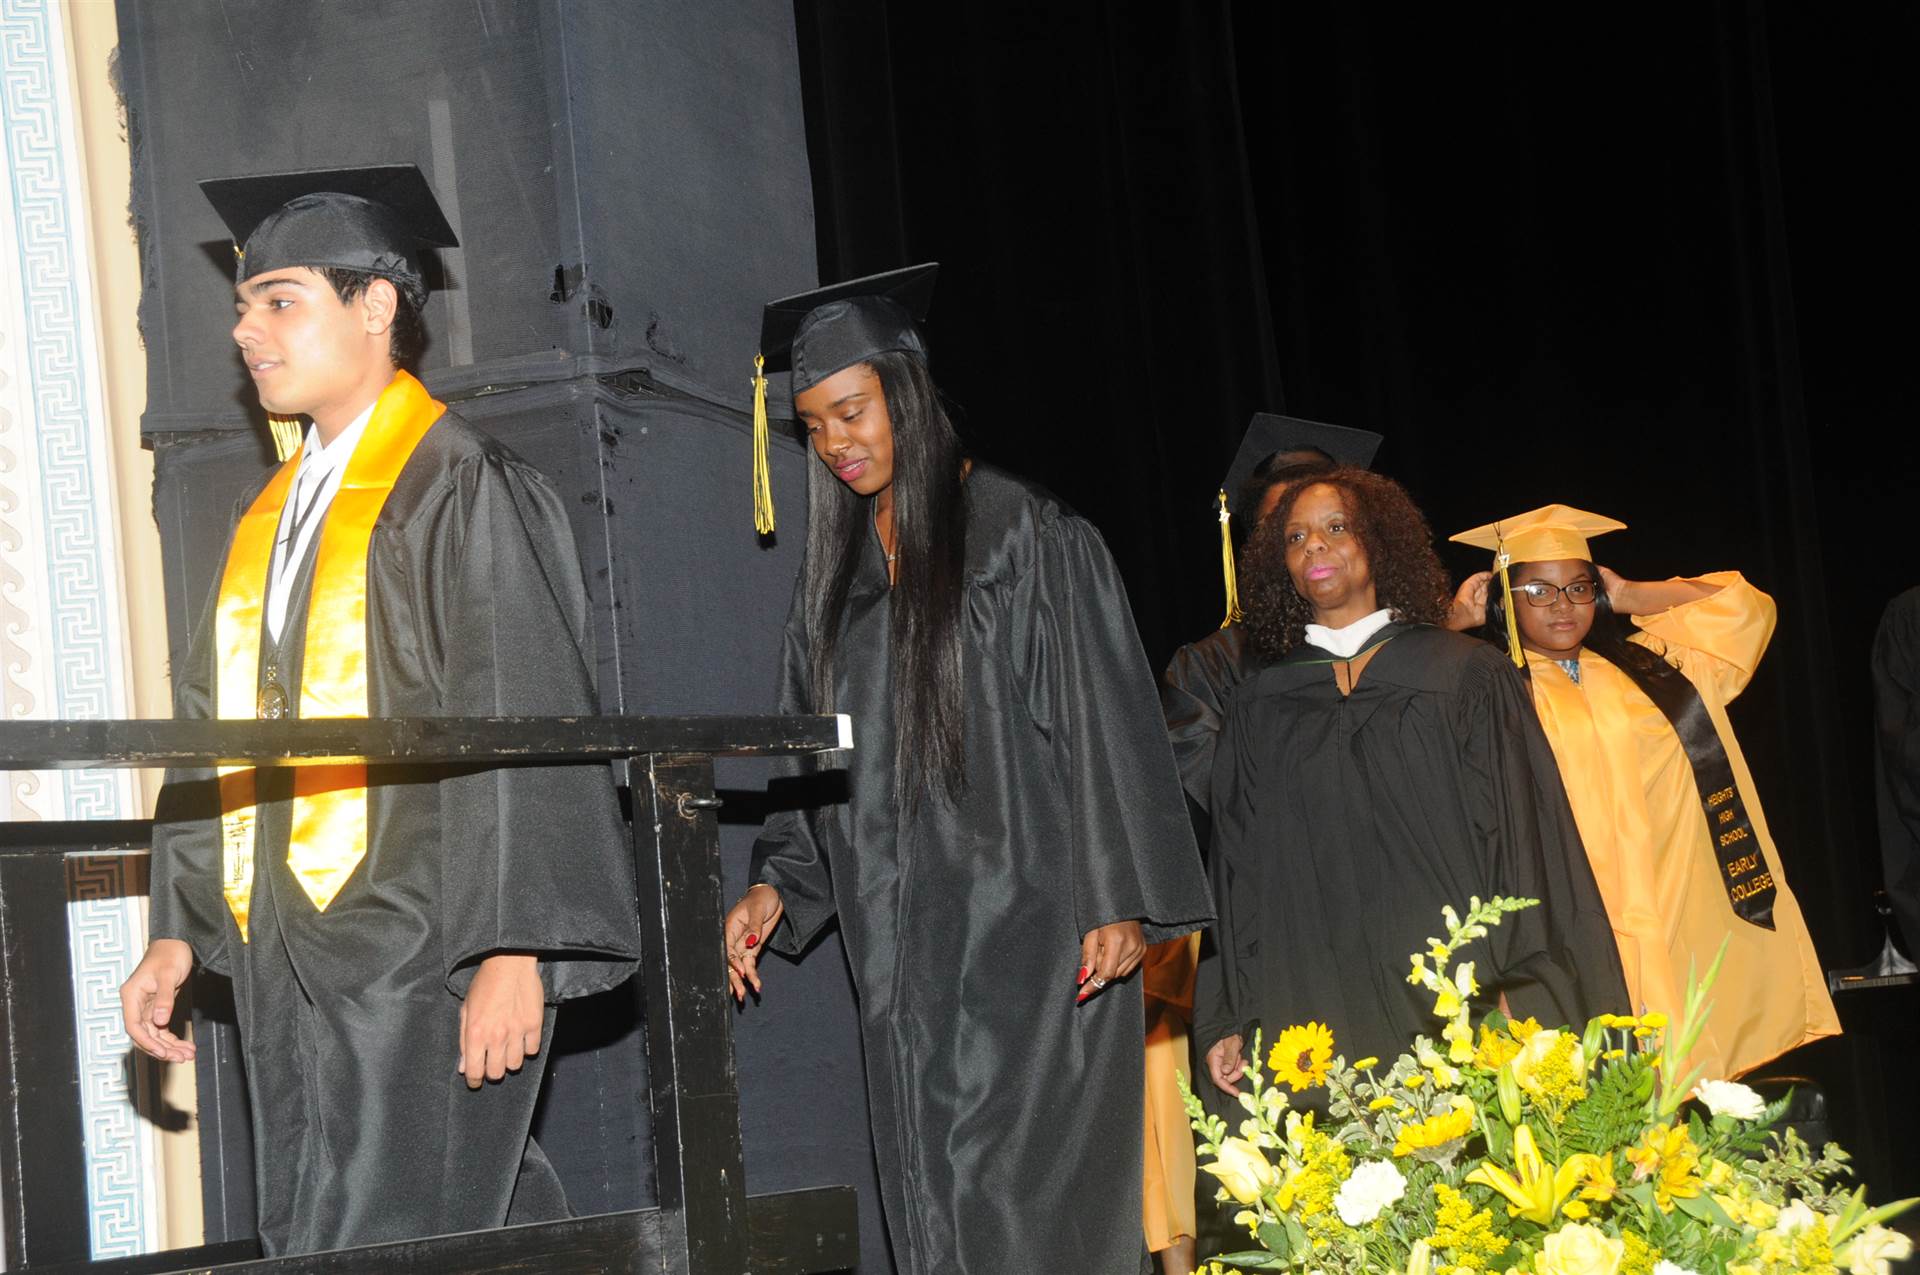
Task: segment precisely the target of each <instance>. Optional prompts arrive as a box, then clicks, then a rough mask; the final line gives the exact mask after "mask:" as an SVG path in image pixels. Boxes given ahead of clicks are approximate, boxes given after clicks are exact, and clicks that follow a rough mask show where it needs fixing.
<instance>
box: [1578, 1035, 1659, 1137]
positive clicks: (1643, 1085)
mask: <svg viewBox="0 0 1920 1275" xmlns="http://www.w3.org/2000/svg"><path fill="white" fill-rule="evenodd" d="M1653 1083H1654V1069H1653V1067H1652V1066H1650V1065H1649V1064H1648V1062H1647V1056H1646V1055H1645V1054H1629V1055H1627V1056H1626V1057H1625V1058H1618V1059H1615V1060H1614V1061H1612V1062H1610V1063H1605V1064H1603V1065H1602V1067H1601V1070H1600V1074H1599V1077H1598V1078H1597V1079H1596V1080H1594V1081H1592V1082H1591V1083H1590V1084H1589V1085H1588V1086H1587V1096H1586V1097H1585V1098H1582V1099H1581V1100H1580V1101H1579V1102H1576V1103H1574V1104H1573V1106H1572V1107H1570V1108H1568V1110H1567V1118H1566V1121H1565V1122H1564V1123H1563V1124H1562V1125H1561V1126H1560V1147H1561V1150H1562V1151H1563V1152H1565V1153H1566V1154H1569V1155H1572V1154H1575V1153H1578V1152H1582V1151H1584V1152H1588V1153H1590V1154H1593V1155H1605V1154H1608V1153H1610V1152H1611V1151H1612V1149H1613V1148H1615V1147H1617V1146H1621V1145H1624V1144H1626V1143H1629V1142H1631V1141H1633V1139H1634V1138H1636V1137H1637V1136H1639V1133H1640V1130H1642V1129H1644V1128H1646V1126H1647V1117H1648V1115H1649V1114H1650V1110H1651V1104H1652V1102H1653Z"/></svg>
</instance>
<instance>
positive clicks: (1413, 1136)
mask: <svg viewBox="0 0 1920 1275" xmlns="http://www.w3.org/2000/svg"><path fill="white" fill-rule="evenodd" d="M1472 1129H1473V1103H1471V1102H1469V1101H1468V1100H1467V1099H1465V1098H1457V1099H1455V1100H1454V1104H1453V1108H1452V1109H1451V1110H1449V1111H1443V1112H1441V1113H1440V1114H1439V1115H1437V1116H1428V1117H1427V1118H1426V1119H1425V1120H1422V1121H1421V1122H1420V1123H1419V1124H1413V1125H1406V1126H1404V1127H1402V1128H1401V1130H1400V1136H1399V1138H1398V1139H1397V1140H1396V1141H1395V1142H1394V1144H1393V1153H1394V1154H1395V1155H1397V1156H1404V1155H1412V1154H1413V1153H1414V1152H1415V1151H1422V1150H1426V1149H1428V1148H1430V1147H1439V1146H1445V1145H1446V1144H1447V1143H1449V1142H1453V1141H1455V1140H1456V1139H1460V1138H1464V1137H1466V1136H1467V1134H1468V1133H1469V1132H1470V1131H1471V1130H1472Z"/></svg>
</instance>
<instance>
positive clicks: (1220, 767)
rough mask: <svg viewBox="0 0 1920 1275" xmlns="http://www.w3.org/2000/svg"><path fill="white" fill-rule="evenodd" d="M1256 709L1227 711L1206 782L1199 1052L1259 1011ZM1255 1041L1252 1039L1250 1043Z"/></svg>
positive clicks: (1196, 996)
mask: <svg viewBox="0 0 1920 1275" xmlns="http://www.w3.org/2000/svg"><path fill="white" fill-rule="evenodd" d="M1256 712H1257V710H1256V709H1255V708H1254V707H1253V706H1252V705H1242V706H1241V707H1240V708H1239V709H1238V710H1237V711H1232V712H1230V713H1229V714H1228V716H1227V721H1226V725H1225V728H1224V729H1223V730H1222V731H1221V733H1220V736H1219V746H1218V748H1217V750H1216V751H1215V753H1214V762H1213V773H1212V775H1211V777H1210V783H1209V802H1210V804H1211V807H1212V810H1213V821H1212V827H1213V844H1212V847H1211V849H1210V851H1209V853H1208V856H1207V874H1208V877H1209V878H1210V884H1211V886H1212V890H1213V905H1214V910H1215V913H1216V918H1215V920H1214V923H1213V928H1212V930H1211V931H1210V932H1209V933H1208V935H1207V938H1206V940H1205V941H1203V942H1202V944H1201V947H1200V965H1199V968H1198V969H1197V970H1196V971H1195V973H1194V985H1193V1044H1194V1049H1195V1050H1196V1051H1197V1052H1198V1053H1199V1054H1201V1055H1204V1054H1205V1053H1206V1052H1207V1050H1209V1049H1211V1048H1212V1047H1213V1045H1214V1043H1215V1042H1217V1041H1219V1040H1222V1039H1224V1038H1225V1037H1228V1036H1231V1035H1233V1034H1234V1033H1236V1032H1241V1033H1244V1032H1245V1031H1246V1028H1247V1025H1248V1024H1249V1022H1251V1021H1252V1020H1253V1019H1254V1018H1255V1017H1256V1013H1255V1010H1254V1000H1253V990H1254V987H1255V984H1256V982H1257V980H1258V977H1259V969H1258V963H1259V959H1260V932H1261V925H1262V920H1263V918H1262V915H1261V907H1260V891H1261V882H1262V879H1263V874H1262V873H1261V871H1260V862H1259V856H1260V853H1261V847H1260V845H1259V844H1258V840H1257V838H1256V835H1255V832H1254V830H1255V828H1256V827H1257V807H1256V802H1257V798H1258V795H1259V792H1260V758H1259V755H1258V753H1257V751H1256V750H1255V749H1254V747H1253V743H1254V740H1255V737H1256V734H1257V732H1256V730H1255V729H1254V727H1253V726H1252V724H1251V719H1252V718H1253V717H1254V716H1255V715H1256ZM1252 1043H1253V1042H1252V1041H1251V1040H1249V1041H1248V1042H1247V1045H1248V1047H1249V1048H1251V1047H1252Z"/></svg>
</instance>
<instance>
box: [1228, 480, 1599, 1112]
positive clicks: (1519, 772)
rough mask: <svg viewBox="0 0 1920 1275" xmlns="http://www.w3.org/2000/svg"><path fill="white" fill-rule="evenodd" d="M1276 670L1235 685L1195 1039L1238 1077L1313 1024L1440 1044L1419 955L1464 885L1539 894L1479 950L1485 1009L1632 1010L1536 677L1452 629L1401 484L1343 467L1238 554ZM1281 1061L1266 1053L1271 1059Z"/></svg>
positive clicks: (1287, 501)
mask: <svg viewBox="0 0 1920 1275" xmlns="http://www.w3.org/2000/svg"><path fill="white" fill-rule="evenodd" d="M1243 562H1244V563H1245V570H1244V575H1243V582H1242V583H1243V593H1244V595H1245V597H1246V600H1247V630H1248V636H1249V637H1250V638H1251V639H1252V641H1253V643H1254V645H1255V648H1256V649H1257V650H1258V652H1259V653H1260V654H1261V655H1262V656H1263V657H1265V658H1266V659H1267V660H1269V661H1270V664H1269V666H1268V667H1266V668H1265V669H1264V670H1263V671H1261V672H1260V673H1259V674H1258V675H1257V676H1256V677H1255V678H1253V679H1252V680H1251V681H1249V682H1247V683H1246V684H1244V685H1243V686H1241V687H1240V689H1239V691H1238V692H1237V693H1236V695H1235V696H1234V698H1233V701H1232V705H1231V708H1230V710H1229V714H1228V722H1227V727H1226V730H1225V732H1224V734H1223V735H1222V736H1221V738H1220V741H1219V745H1218V752H1217V755H1216V758H1215V762H1214V771H1213V802H1212V815H1213V847H1212V856H1211V860H1210V868H1211V871H1212V874H1213V877H1214V883H1215V884H1214V888H1215V898H1216V903H1217V905H1218V907H1219V910H1220V920H1219V922H1218V927H1217V929H1216V931H1215V942H1216V948H1215V952H1216V954H1215V956H1214V957H1213V959H1211V960H1209V961H1207V962H1203V964H1202V966H1201V970H1200V976H1199V980H1198V986H1197V988H1196V992H1195V997H1196V1003H1195V1007H1194V1040H1195V1043H1196V1046H1197V1047H1199V1048H1200V1049H1202V1050H1205V1051H1206V1057H1207V1066H1208V1071H1209V1072H1210V1074H1211V1076H1212V1078H1213V1080H1214V1082H1215V1083H1216V1084H1217V1085H1219V1086H1220V1087H1221V1088H1223V1089H1229V1090H1231V1089H1233V1088H1234V1087H1235V1086H1237V1084H1238V1082H1239V1080H1240V1077H1241V1075H1242V1074H1243V1072H1244V1053H1245V1050H1246V1049H1247V1048H1248V1047H1250V1045H1251V1039H1250V1037H1249V1033H1250V1032H1251V1031H1252V1030H1254V1029H1255V1028H1256V1027H1257V1028H1259V1029H1260V1030H1261V1031H1262V1032H1263V1033H1264V1038H1265V1043H1266V1044H1267V1045H1271V1044H1272V1042H1273V1040H1274V1038H1275V1037H1276V1036H1277V1035H1278V1034H1279V1033H1280V1032H1281V1031H1282V1030H1283V1029H1284V1028H1286V1027H1288V1026H1290V1025H1292V1024H1296V1023H1304V1022H1307V1021H1309V1020H1312V1021H1318V1022H1321V1023H1324V1024H1326V1025H1327V1026H1328V1027H1329V1028H1331V1030H1332V1032H1333V1037H1334V1045H1335V1050H1336V1052H1338V1053H1342V1054H1344V1055H1346V1056H1347V1057H1348V1058H1355V1057H1359V1056H1362V1055H1367V1054H1373V1055H1378V1056H1381V1057H1387V1058H1391V1057H1393V1056H1394V1055H1395V1054H1397V1053H1400V1052H1401V1051H1403V1050H1405V1049H1406V1048H1408V1046H1409V1045H1410V1044H1411V1042H1412V1039H1413V1037H1414V1036H1415V1035H1416V1034H1423V1033H1424V1034H1426V1035H1428V1036H1429V1037H1437V1036H1438V1031H1439V1022H1438V1020H1436V1019H1435V1018H1434V1016H1433V998H1432V995H1431V994H1430V993H1427V992H1425V991H1423V990H1422V989H1419V988H1416V987H1413V986H1411V985H1410V984H1409V983H1408V982H1407V968H1408V966H1407V961H1408V956H1409V955H1410V954H1411V953H1414V952H1419V951H1423V950H1424V949H1425V948H1426V946H1427V942H1426V940H1427V937H1428V936H1429V935H1437V934H1440V933H1442V932H1443V930H1442V925H1443V922H1442V920H1441V916H1440V911H1441V908H1442V907H1444V906H1446V905H1447V904H1453V905H1454V906H1455V907H1458V908H1464V907H1465V906H1466V904H1467V900H1468V899H1469V898H1470V897H1471V896H1475V895H1477V896H1479V897H1480V898H1482V899H1486V898H1490V897H1492V896H1494V895H1515V896H1521V897H1526V898H1536V899H1539V900H1540V906H1539V907H1536V908H1531V909H1528V910H1526V911H1523V912H1520V913H1517V914H1515V915H1512V916H1509V917H1507V918H1506V919H1505V920H1504V921H1503V922H1502V923H1501V924H1500V925H1499V926H1496V927H1493V928H1492V930H1491V931H1490V933H1489V936H1488V938H1487V939H1486V940H1485V941H1484V943H1482V944H1476V945H1475V947H1474V948H1473V949H1472V950H1471V951H1470V952H1469V953H1468V954H1467V956H1468V959H1471V960H1473V961H1474V962H1475V967H1476V974H1477V975H1478V978H1479V982H1480V985H1481V988H1482V1000H1483V1002H1484V1003H1485V1004H1486V1005H1488V1006H1491V1005H1492V1004H1493V1003H1495V1001H1496V1000H1497V999H1498V998H1499V997H1500V996H1502V995H1503V994H1504V996H1505V997H1506V1000H1507V1003H1508V1006H1509V1008H1510V1009H1511V1010H1512V1012H1513V1013H1514V1014H1516V1015H1517V1016H1522V1017H1524V1016H1528V1015H1533V1016H1537V1017H1538V1018H1539V1019H1540V1020H1541V1022H1542V1023H1543V1024H1544V1025H1553V1024H1555V1023H1561V1022H1567V1023H1573V1024H1576V1025H1579V1024H1584V1023H1585V1021H1586V1018H1587V1017H1588V1016H1589V1015H1590V1014H1593V1013H1599V1012H1604V1011H1609V1010H1615V1011H1624V1010H1625V1009H1626V1008H1627V1003H1626V999H1627V998H1626V989H1625V986H1624V984H1623V982H1622V980H1621V975H1620V964H1619V956H1618V953H1617V951H1616V949H1615V947H1614V944H1613V936H1612V933H1611V931H1610V930H1609V928H1608V924H1607V917H1606V911H1605V908H1604V906H1603V905H1602V903H1601V900H1600V895H1599V891H1598V889H1597V887H1596V886H1595V885H1594V881H1593V876H1592V873H1591V871H1590V870H1589V869H1588V867H1587V858H1586V855H1585V853H1584V851H1583V849H1582V847H1581V843H1580V836H1579V832H1578V831H1577V830H1576V828H1575V826H1574V823H1573V816H1572V814H1571V812H1570V811H1569V809H1568V806H1567V799H1566V794H1565V792H1564V790H1563V789H1562V788H1561V785H1560V778H1559V772H1558V770H1557V769H1556V768H1555V766H1554V761H1553V755H1552V753H1551V752H1550V751H1549V750H1548V748H1547V744H1546V740H1545V738H1544V737H1543V736H1542V734H1541V732H1540V725H1539V721H1538V719H1537V718H1536V717H1535V715H1534V713H1533V710H1532V706H1531V704H1530V703H1529V701H1528V698H1527V692H1526V688H1525V687H1524V686H1523V685H1522V684H1521V683H1520V680H1519V678H1518V677H1517V676H1516V675H1515V673H1514V670H1513V668H1512V666H1511V664H1509V663H1508V662H1507V661H1505V660H1504V659H1502V658H1501V656H1500V654H1499V653H1498V652H1496V651H1494V650H1492V649H1491V648H1490V647H1488V646H1487V645H1486V644H1485V643H1482V642H1477V641H1476V640H1474V639H1473V638H1470V637H1466V636H1464V635H1461V634H1456V633H1452V632H1448V631H1446V630H1444V629H1442V628H1439V627H1437V626H1438V625H1439V624H1441V623H1442V622H1444V620H1445V619H1446V617H1447V616H1448V614H1449V611H1450V608H1451V599H1452V591H1451V589H1450V587H1449V584H1448V580H1447V577H1446V574H1445V571H1444V570H1443V569H1442V567H1441V565H1440V562H1439V559H1438V558H1437V557H1436V556H1435V554H1434V552H1433V548H1432V538H1431V535H1430V533H1429V532H1428V530H1427V525H1426V520H1425V519H1424V518H1423V517H1422V516H1421V515H1420V512H1419V510H1417V509H1416V508H1414V506H1413V504H1412V502H1411V501H1410V500H1409V499H1408V498H1407V495H1406V493H1405V492H1404V491H1403V490H1401V488H1400V487H1399V485H1398V484H1396V483H1394V482H1393V481H1391V480H1390V479H1386V478H1382V477H1380V476H1379V475H1377V474H1372V473H1368V472H1367V471H1365V470H1357V469H1341V470H1336V471H1334V472H1333V473H1331V474H1328V475H1326V476H1325V477H1324V478H1322V479H1321V480H1319V481H1317V482H1313V483H1307V484H1302V485H1301V486H1299V487H1297V488H1294V489H1293V490H1291V491H1289V492H1288V493H1287V495H1286V496H1285V497H1284V498H1283V499H1282V502H1281V504H1280V506H1279V507H1278V508H1277V509H1276V510H1275V511H1274V512H1273V514H1272V515H1271V516H1270V517H1268V518H1267V519H1266V520H1265V521H1264V522H1263V523H1262V525H1261V527H1260V529H1259V530H1258V531H1257V532H1256V533H1255V534H1254V537H1253V539H1252V540H1251V541H1250V542H1249V544H1248V547H1247V553H1246V555H1245V557H1244V558H1243ZM1263 1062H1264V1060H1263Z"/></svg>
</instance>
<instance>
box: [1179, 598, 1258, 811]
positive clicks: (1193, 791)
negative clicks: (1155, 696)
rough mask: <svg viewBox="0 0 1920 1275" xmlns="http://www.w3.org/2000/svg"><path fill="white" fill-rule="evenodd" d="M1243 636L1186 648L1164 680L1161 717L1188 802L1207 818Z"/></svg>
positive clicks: (1222, 636)
mask: <svg viewBox="0 0 1920 1275" xmlns="http://www.w3.org/2000/svg"><path fill="white" fill-rule="evenodd" d="M1245 643H1246V637H1245V635H1244V633H1242V632H1241V630H1240V629H1239V628H1238V627H1237V626H1236V627H1234V628H1230V629H1221V630H1219V631H1218V632H1216V633H1212V634H1209V635H1208V636H1206V637H1204V638H1202V639H1201V640H1200V641H1198V642H1191V643H1188V644H1187V645H1186V646H1183V647H1181V648H1180V649H1179V650H1177V651H1175V652H1174V653H1173V659H1172V660H1170V661H1168V663H1167V668H1166V672H1164V673H1162V674H1161V675H1160V713H1161V715H1162V716H1163V717H1164V718H1165V719H1166V723H1167V739H1168V740H1169V741H1170V742H1171V743H1172V744H1173V760H1174V764H1175V765H1177V766H1178V767H1179V768H1180V786H1181V787H1182V788H1184V789H1186V793H1187V799H1188V800H1189V801H1191V802H1193V804H1194V805H1195V806H1197V807H1198V808H1199V809H1200V811H1201V812H1202V813H1203V814H1204V813H1205V812H1206V810H1207V808H1208V803H1209V802H1210V801H1211V800H1212V796H1211V788H1212V785H1213V753H1214V747H1215V744H1216V743H1217V741H1218V740H1219V738H1220V732H1221V730H1222V729H1223V728H1224V727H1225V726H1226V701H1227V697H1228V696H1229V695H1230V694H1231V693H1232V691H1233V688H1234V686H1235V685H1237V684H1238V683H1239V681H1240V660H1241V651H1242V648H1243V647H1244V645H1245Z"/></svg>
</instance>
